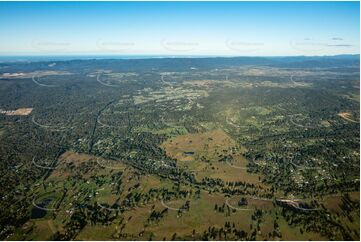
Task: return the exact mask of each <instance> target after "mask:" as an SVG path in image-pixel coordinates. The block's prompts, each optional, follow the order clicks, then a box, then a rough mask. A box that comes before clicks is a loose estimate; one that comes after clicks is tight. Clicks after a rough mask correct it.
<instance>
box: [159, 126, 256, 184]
mask: <svg viewBox="0 0 361 242" xmlns="http://www.w3.org/2000/svg"><path fill="white" fill-rule="evenodd" d="M161 147H162V148H163V149H164V150H165V151H166V154H167V155H168V156H170V157H172V158H173V159H176V160H177V162H178V166H180V167H183V168H187V169H189V170H190V171H192V172H194V174H195V175H196V178H197V179H199V180H201V179H203V178H205V177H211V178H219V179H222V180H223V181H226V182H228V181H244V182H248V183H251V184H257V183H259V179H260V178H259V176H258V175H255V174H250V173H248V172H247V170H246V166H247V163H248V162H247V160H246V159H245V158H244V157H243V156H242V152H243V151H244V148H243V147H239V146H238V145H237V144H236V142H235V141H234V140H233V139H232V138H231V137H229V136H228V135H227V134H226V133H225V132H224V131H222V130H213V131H208V132H204V133H194V134H185V135H178V136H176V137H173V138H171V139H168V140H167V141H165V142H164V143H163V144H161Z"/></svg>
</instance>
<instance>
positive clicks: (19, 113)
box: [2, 108, 33, 116]
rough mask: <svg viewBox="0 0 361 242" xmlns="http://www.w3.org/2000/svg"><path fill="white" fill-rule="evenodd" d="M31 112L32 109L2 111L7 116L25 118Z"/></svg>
mask: <svg viewBox="0 0 361 242" xmlns="http://www.w3.org/2000/svg"><path fill="white" fill-rule="evenodd" d="M32 111H33V108H18V109H16V110H11V111H2V113H5V115H7V116H27V115H29V114H30V113H31V112H32Z"/></svg>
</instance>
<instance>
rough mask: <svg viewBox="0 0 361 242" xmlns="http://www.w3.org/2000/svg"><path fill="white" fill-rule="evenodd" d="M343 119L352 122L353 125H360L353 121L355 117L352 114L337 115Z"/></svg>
mask: <svg viewBox="0 0 361 242" xmlns="http://www.w3.org/2000/svg"><path fill="white" fill-rule="evenodd" d="M337 115H338V116H340V117H341V118H343V119H344V120H346V121H349V122H352V123H358V121H356V120H354V119H353V116H352V114H351V113H350V112H341V113H338V114H337Z"/></svg>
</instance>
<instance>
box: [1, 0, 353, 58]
mask: <svg viewBox="0 0 361 242" xmlns="http://www.w3.org/2000/svg"><path fill="white" fill-rule="evenodd" d="M359 9H360V6H359V2H0V31H1V38H0V55H23V54H26V55H32V54H36V55H47V54H56V55H64V54H102V55H104V54H114V55H148V54H149V55H235V56H237V55H238V56H240V55H243V56H244V55H247V56H289V55H335V54H359V48H360V47H359V35H360V24H359V23H360V22H359V19H360V12H359Z"/></svg>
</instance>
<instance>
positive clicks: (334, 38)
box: [331, 37, 343, 40]
mask: <svg viewBox="0 0 361 242" xmlns="http://www.w3.org/2000/svg"><path fill="white" fill-rule="evenodd" d="M331 40H343V38H340V37H333V38H331Z"/></svg>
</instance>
